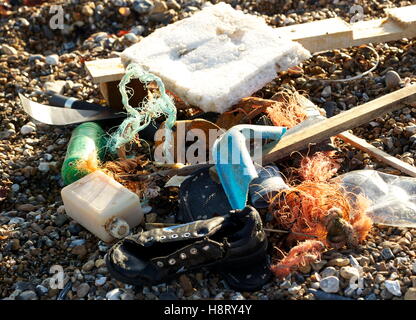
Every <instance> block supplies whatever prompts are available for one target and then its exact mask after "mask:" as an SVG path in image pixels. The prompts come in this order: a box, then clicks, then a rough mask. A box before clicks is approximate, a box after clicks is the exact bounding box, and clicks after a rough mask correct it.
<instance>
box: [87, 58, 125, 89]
mask: <svg viewBox="0 0 416 320" xmlns="http://www.w3.org/2000/svg"><path fill="white" fill-rule="evenodd" d="M85 66H86V67H87V70H88V72H89V73H90V75H91V77H92V79H93V81H94V83H101V82H111V81H118V80H121V78H122V77H123V75H124V66H123V64H122V63H121V59H120V58H110V59H99V60H92V61H86V62H85Z"/></svg>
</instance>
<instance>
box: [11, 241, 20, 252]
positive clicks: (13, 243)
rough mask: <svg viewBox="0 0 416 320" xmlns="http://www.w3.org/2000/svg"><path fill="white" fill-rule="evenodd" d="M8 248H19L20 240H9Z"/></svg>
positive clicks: (14, 249)
mask: <svg viewBox="0 0 416 320" xmlns="http://www.w3.org/2000/svg"><path fill="white" fill-rule="evenodd" d="M9 246H10V250H12V251H18V250H19V249H20V247H21V246H20V241H19V239H11V240H10V242H9Z"/></svg>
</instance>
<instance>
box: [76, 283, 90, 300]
mask: <svg viewBox="0 0 416 320" xmlns="http://www.w3.org/2000/svg"><path fill="white" fill-rule="evenodd" d="M89 291H90V285H89V284H88V283H81V284H80V285H79V286H78V288H77V296H78V298H84V297H85V296H86V295H87V294H88V292H89Z"/></svg>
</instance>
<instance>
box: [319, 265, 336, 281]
mask: <svg viewBox="0 0 416 320" xmlns="http://www.w3.org/2000/svg"><path fill="white" fill-rule="evenodd" d="M336 274H337V269H335V268H334V267H327V268H325V269H324V270H323V271H322V272H321V274H320V275H321V277H322V278H326V277H330V276H335V275H336Z"/></svg>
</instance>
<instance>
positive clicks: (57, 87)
mask: <svg viewBox="0 0 416 320" xmlns="http://www.w3.org/2000/svg"><path fill="white" fill-rule="evenodd" d="M65 85H66V81H64V80H56V81H47V82H45V84H44V85H43V88H44V89H45V90H46V91H52V92H56V93H58V94H62V93H64V89H65Z"/></svg>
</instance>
